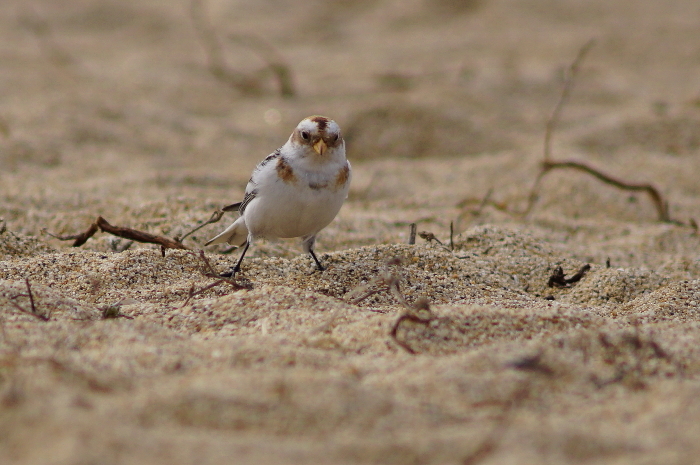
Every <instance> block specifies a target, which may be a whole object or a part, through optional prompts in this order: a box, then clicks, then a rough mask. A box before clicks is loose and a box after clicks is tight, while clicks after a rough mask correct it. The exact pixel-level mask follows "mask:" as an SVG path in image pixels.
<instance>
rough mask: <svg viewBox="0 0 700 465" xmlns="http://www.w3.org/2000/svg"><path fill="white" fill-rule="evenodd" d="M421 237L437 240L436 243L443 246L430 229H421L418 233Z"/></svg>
mask: <svg viewBox="0 0 700 465" xmlns="http://www.w3.org/2000/svg"><path fill="white" fill-rule="evenodd" d="M418 235H419V236H420V238H421V239H424V240H426V241H428V242H433V241H435V242H437V243H438V244H440V245H442V246H444V244H443V243H442V242H440V239H438V238H437V237H436V236H435V234H433V233H431V232H430V231H421V232H419V233H418Z"/></svg>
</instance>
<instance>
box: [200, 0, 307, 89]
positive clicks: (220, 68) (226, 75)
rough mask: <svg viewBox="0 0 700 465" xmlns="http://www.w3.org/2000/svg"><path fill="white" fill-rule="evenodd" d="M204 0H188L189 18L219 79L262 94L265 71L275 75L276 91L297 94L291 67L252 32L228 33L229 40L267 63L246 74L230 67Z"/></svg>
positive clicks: (237, 87) (271, 47)
mask: <svg viewBox="0 0 700 465" xmlns="http://www.w3.org/2000/svg"><path fill="white" fill-rule="evenodd" d="M204 1H205V0H192V2H191V3H190V19H191V21H192V25H193V27H194V29H195V31H196V32H197V34H198V35H199V39H200V41H201V43H202V45H203V46H204V50H205V53H206V55H207V60H208V62H209V63H208V67H209V72H210V73H211V74H212V75H213V76H214V77H215V78H216V79H218V80H219V81H221V82H223V83H224V84H226V85H228V86H230V87H233V88H234V89H236V90H238V91H239V92H242V93H244V94H249V95H260V94H262V93H263V92H264V91H263V87H262V83H261V80H262V78H263V77H264V75H265V74H267V73H272V75H273V76H275V78H276V80H277V83H278V86H279V93H280V95H281V96H282V97H293V96H294V95H295V94H296V90H295V88H294V83H293V79H292V71H291V68H290V67H289V66H288V65H287V64H286V63H285V61H284V59H283V58H282V56H281V55H280V54H279V53H278V52H277V51H276V50H275V48H274V47H273V46H272V45H270V44H268V43H267V42H265V41H264V40H263V39H262V38H259V37H255V36H252V35H244V34H236V35H231V36H229V39H230V40H233V41H236V42H238V43H239V44H241V45H243V46H245V47H247V48H249V49H250V50H251V51H253V52H254V53H255V54H256V55H258V57H260V58H261V59H262V60H263V61H264V62H265V64H266V67H265V68H264V69H263V70H262V72H258V73H256V75H253V76H248V75H245V74H243V73H240V72H237V71H235V70H233V69H231V68H230V67H229V66H228V65H227V64H226V60H225V59H224V48H223V46H222V45H221V42H220V41H219V37H218V36H217V34H216V31H215V30H214V26H213V25H212V24H211V21H210V20H209V18H208V16H207V13H206V11H205V9H206V8H205V5H204Z"/></svg>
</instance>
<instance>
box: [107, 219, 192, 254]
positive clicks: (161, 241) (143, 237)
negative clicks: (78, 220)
mask: <svg viewBox="0 0 700 465" xmlns="http://www.w3.org/2000/svg"><path fill="white" fill-rule="evenodd" d="M95 224H97V226H98V227H99V228H100V230H102V231H104V232H106V233H109V234H112V235H114V236H117V237H123V238H124V239H131V240H132V241H136V242H144V243H148V244H158V245H160V246H161V247H165V248H166V249H180V250H189V248H187V247H185V246H184V245H182V244H180V243H179V242H176V241H174V240H172V239H169V238H167V237H163V236H156V235H154V234H150V233H147V232H143V231H138V230H136V229H131V228H123V227H121V226H113V225H111V224H109V223H108V222H107V220H105V219H104V218H102V217H101V216H100V217H98V218H97V221H96V222H95Z"/></svg>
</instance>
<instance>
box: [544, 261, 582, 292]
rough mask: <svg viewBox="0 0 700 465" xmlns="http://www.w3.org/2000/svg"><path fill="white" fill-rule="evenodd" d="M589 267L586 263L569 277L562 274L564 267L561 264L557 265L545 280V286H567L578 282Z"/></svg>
mask: <svg viewBox="0 0 700 465" xmlns="http://www.w3.org/2000/svg"><path fill="white" fill-rule="evenodd" d="M590 269H591V265H589V264H588V263H586V264H585V265H583V266H582V267H581V268H580V269H579V270H578V271H577V272H576V274H574V275H573V276H572V277H570V278H567V277H565V275H564V269H563V268H562V267H561V266H558V267H557V268H556V269H555V270H554V272H553V273H552V276H550V277H549V280H548V281H547V286H549V287H569V286H571V285H572V284H574V283H577V282H579V281H580V280H581V278H583V276H584V275H585V274H586V272H587V271H588V270H590Z"/></svg>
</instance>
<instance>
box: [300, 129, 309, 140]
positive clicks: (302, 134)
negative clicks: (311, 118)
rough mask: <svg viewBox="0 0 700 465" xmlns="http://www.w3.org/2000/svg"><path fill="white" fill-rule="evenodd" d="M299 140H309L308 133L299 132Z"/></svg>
mask: <svg viewBox="0 0 700 465" xmlns="http://www.w3.org/2000/svg"><path fill="white" fill-rule="evenodd" d="M301 138H302V139H304V140H309V133H308V132H306V131H301Z"/></svg>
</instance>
